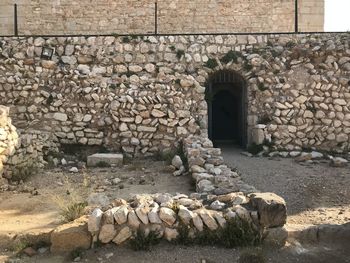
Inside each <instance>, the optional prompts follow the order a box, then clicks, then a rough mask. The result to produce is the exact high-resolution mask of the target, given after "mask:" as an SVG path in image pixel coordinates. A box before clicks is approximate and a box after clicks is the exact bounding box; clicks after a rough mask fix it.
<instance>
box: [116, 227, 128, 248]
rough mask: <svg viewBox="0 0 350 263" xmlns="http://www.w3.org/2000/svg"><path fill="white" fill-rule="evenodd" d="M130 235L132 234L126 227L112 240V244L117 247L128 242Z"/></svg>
mask: <svg viewBox="0 0 350 263" xmlns="http://www.w3.org/2000/svg"><path fill="white" fill-rule="evenodd" d="M131 235H132V232H131V230H130V228H129V227H128V226H124V227H123V228H122V229H121V230H120V231H119V233H118V235H117V236H116V237H115V238H114V239H113V242H114V243H116V244H117V245H120V244H121V243H123V242H125V241H126V240H128V239H129V238H130V237H131Z"/></svg>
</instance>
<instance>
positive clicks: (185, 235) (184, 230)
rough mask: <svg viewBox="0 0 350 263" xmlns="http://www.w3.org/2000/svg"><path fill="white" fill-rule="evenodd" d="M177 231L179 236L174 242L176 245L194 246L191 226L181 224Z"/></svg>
mask: <svg viewBox="0 0 350 263" xmlns="http://www.w3.org/2000/svg"><path fill="white" fill-rule="evenodd" d="M177 231H178V232H179V234H178V236H177V237H176V239H175V240H174V243H175V244H177V245H185V246H188V245H190V244H193V239H192V238H191V237H190V226H189V225H187V224H185V223H183V222H180V224H179V226H178V228H177Z"/></svg>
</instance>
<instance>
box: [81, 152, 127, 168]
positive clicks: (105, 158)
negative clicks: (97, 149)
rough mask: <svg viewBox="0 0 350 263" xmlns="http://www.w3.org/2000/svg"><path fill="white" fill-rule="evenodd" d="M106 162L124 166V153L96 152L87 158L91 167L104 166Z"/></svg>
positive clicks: (111, 164)
mask: <svg viewBox="0 0 350 263" xmlns="http://www.w3.org/2000/svg"><path fill="white" fill-rule="evenodd" d="M106 164H108V165H110V166H122V165H123V155H122V154H120V153H95V154H93V155H90V156H88V158H87V166H90V167H94V166H95V167H96V166H103V165H106Z"/></svg>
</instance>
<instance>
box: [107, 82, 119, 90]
mask: <svg viewBox="0 0 350 263" xmlns="http://www.w3.org/2000/svg"><path fill="white" fill-rule="evenodd" d="M117 87H118V86H117V84H114V83H112V84H110V85H109V88H110V89H116V88H117Z"/></svg>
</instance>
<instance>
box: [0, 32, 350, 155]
mask: <svg viewBox="0 0 350 263" xmlns="http://www.w3.org/2000/svg"><path fill="white" fill-rule="evenodd" d="M0 43H1V53H0V56H1V58H2V59H1V60H0V103H2V104H5V105H7V106H10V107H11V116H12V117H13V119H14V123H15V125H16V127H19V128H32V129H39V130H44V131H48V132H50V133H53V134H54V135H55V136H57V137H58V140H59V142H60V143H64V144H83V145H104V146H106V147H108V148H109V149H111V150H116V151H117V150H122V151H123V152H124V153H126V154H128V155H132V156H134V155H138V154H142V155H154V154H155V153H157V152H159V151H162V150H169V149H170V148H173V147H176V146H177V145H178V141H179V140H180V139H181V138H185V137H187V136H188V135H189V134H203V136H206V135H205V134H206V133H205V132H206V129H207V103H206V101H205V85H206V81H207V80H208V79H209V78H210V76H211V74H213V73H214V72H217V71H220V70H223V69H226V70H232V71H235V72H237V73H239V74H240V75H242V76H243V77H244V78H245V80H246V82H247V96H248V105H247V106H248V112H247V114H248V116H247V122H248V134H247V136H248V142H252V135H253V133H254V134H256V127H257V126H256V125H257V124H261V125H262V126H263V129H264V130H265V133H263V134H264V138H263V139H267V140H271V141H272V147H273V149H285V150H298V149H299V150H300V149H302V148H312V147H313V148H316V149H318V150H330V149H332V150H334V151H341V152H342V151H348V150H349V134H350V112H349V106H350V105H349V104H350V100H349V98H350V93H349V74H350V73H349V71H350V51H349V34H321V35H283V36H278V35H260V36H252V35H249V36H247V35H238V36H235V35H225V36H220V35H219V36H210V35H199V36H160V37H154V36H148V37H136V38H135V37H134V38H132V37H114V36H110V37H60V38H54V37H52V38H40V37H37V38H31V37H29V38H0ZM43 46H51V47H53V48H55V54H54V57H53V58H52V60H49V61H48V60H42V59H40V54H41V50H42V47H43ZM224 57H225V59H223V58H224ZM258 127H260V126H258ZM258 134H259V133H258ZM265 137H266V138H265ZM262 141H264V140H262Z"/></svg>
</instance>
